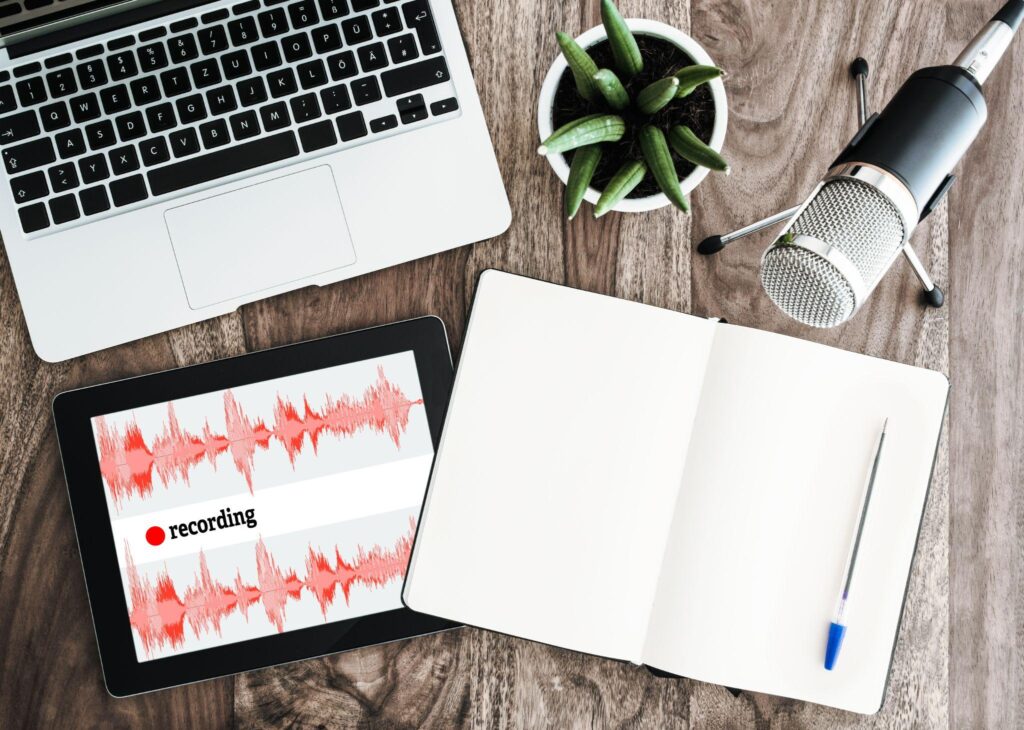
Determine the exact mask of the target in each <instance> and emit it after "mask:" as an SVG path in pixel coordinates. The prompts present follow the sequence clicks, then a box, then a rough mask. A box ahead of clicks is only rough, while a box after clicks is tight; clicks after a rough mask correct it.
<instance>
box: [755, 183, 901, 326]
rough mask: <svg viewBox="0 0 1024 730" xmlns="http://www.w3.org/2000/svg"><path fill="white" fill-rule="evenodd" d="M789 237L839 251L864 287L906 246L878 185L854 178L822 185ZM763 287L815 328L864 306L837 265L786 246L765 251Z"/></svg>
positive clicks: (898, 222)
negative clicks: (814, 241) (806, 238)
mask: <svg viewBox="0 0 1024 730" xmlns="http://www.w3.org/2000/svg"><path fill="white" fill-rule="evenodd" d="M789 232H790V233H791V234H793V235H794V236H800V235H806V236H811V237H813V238H816V239H818V240H819V241H822V242H823V243H825V244H827V245H829V246H832V247H834V248H836V249H837V250H838V251H840V252H841V253H842V254H843V255H844V256H845V257H846V258H847V259H848V260H849V261H850V263H851V264H852V265H853V266H854V267H855V268H856V269H857V271H858V272H859V273H860V278H861V280H862V281H863V282H864V286H865V287H872V286H873V285H874V284H875V283H876V282H877V281H878V279H879V278H881V275H882V274H883V273H884V272H885V269H886V268H887V267H888V266H889V264H890V263H891V262H892V260H893V258H894V257H895V256H896V254H897V253H899V251H900V248H901V247H902V245H903V241H904V225H903V219H902V217H901V216H900V213H899V211H898V210H897V208H896V206H895V205H893V204H892V202H891V201H890V200H889V199H888V198H887V197H885V196H884V195H882V193H880V192H879V191H878V190H877V189H876V188H875V187H874V186H872V185H869V184H868V183H865V182H862V181H859V180H853V179H850V178H837V179H834V180H830V181H828V182H826V183H825V184H824V185H822V186H821V188H820V189H819V190H818V192H817V193H816V194H815V196H814V198H813V199H812V200H811V201H810V203H808V205H807V207H806V208H804V210H803V212H802V213H800V215H799V217H798V218H797V219H796V220H795V221H794V222H793V225H792V226H791V227H790V229H789ZM761 284H762V286H763V287H764V290H765V292H766V293H767V294H768V296H769V297H770V298H771V300H772V301H773V302H775V304H776V305H777V306H778V307H779V308H780V309H781V310H782V311H784V312H785V313H786V314H788V315H789V316H790V317H793V319H796V320H798V321H800V322H803V323H804V324H807V325H810V326H812V327H835V326H836V325H838V324H842V323H843V322H845V321H846V320H848V319H849V318H850V317H852V316H853V313H854V312H855V311H856V309H857V306H858V305H859V304H860V302H858V301H857V296H856V293H855V289H854V287H853V285H851V283H850V281H849V279H848V278H847V276H846V275H844V274H843V273H842V272H841V271H840V270H839V269H838V268H837V267H836V266H835V265H834V264H833V263H831V262H830V261H828V260H827V259H826V258H824V257H822V256H820V255H818V254H817V253H814V252H813V251H809V250H807V249H804V248H801V247H799V246H792V245H787V244H785V243H778V242H777V243H775V244H773V245H772V246H771V247H770V248H769V249H768V250H767V251H766V252H765V255H764V260H763V261H762V266H761ZM867 293H869V292H866V293H865V296H866V294H867Z"/></svg>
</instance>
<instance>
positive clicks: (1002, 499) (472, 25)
mask: <svg viewBox="0 0 1024 730" xmlns="http://www.w3.org/2000/svg"><path fill="white" fill-rule="evenodd" d="M997 5H998V3H997V2H996V0H968V1H966V2H960V1H959V0H950V1H949V2H940V1H939V0H872V1H871V2H859V3H853V2H841V1H839V0H827V1H826V0H818V1H817V2H812V1H810V0H799V1H798V2H783V1H781V0H775V1H772V2H767V1H765V0H676V1H673V2H655V0H622V4H621V6H622V10H623V13H624V15H626V16H627V17H638V16H642V17H649V18H653V19H657V20H661V21H665V22H668V23H671V24H673V25H676V26H678V27H680V28H682V29H684V30H687V31H688V32H690V33H691V34H692V35H693V36H694V37H696V38H697V40H698V41H699V42H701V43H702V44H703V45H704V46H705V47H706V48H707V49H708V51H709V52H710V54H711V56H712V57H713V58H714V59H716V61H717V62H718V63H719V65H721V66H722V67H724V68H725V69H726V70H727V71H728V74H729V75H728V78H727V80H726V88H727V91H728V95H729V105H730V109H729V122H730V123H729V132H728V136H727V139H726V144H725V153H726V155H727V156H728V157H729V159H730V160H731V162H732V165H733V173H732V175H731V176H730V177H724V176H720V175H715V176H712V177H710V178H709V179H708V180H707V181H705V182H704V183H703V184H702V185H701V187H700V188H699V189H698V190H697V191H696V193H695V194H694V195H693V201H692V202H693V210H694V212H693V215H692V216H690V217H686V216H683V215H681V214H679V213H677V212H675V211H673V210H670V209H665V210H661V211H657V212H654V213H649V214H639V215H619V214H612V215H609V216H607V217H605V218H603V219H602V220H600V221H597V222H595V221H594V220H592V219H591V218H590V217H589V215H581V216H579V217H577V219H576V220H574V221H572V222H571V223H567V222H565V221H564V220H563V219H562V217H561V215H560V210H561V202H560V201H561V186H560V184H559V183H558V181H557V179H556V178H555V176H554V174H553V173H552V171H551V169H550V168H549V167H548V165H547V164H546V163H545V161H544V160H543V159H542V158H539V157H538V156H537V155H536V154H535V153H534V149H535V147H536V144H537V140H536V131H535V130H536V122H535V112H534V109H535V106H536V100H537V92H538V89H539V87H540V82H541V80H542V78H543V76H544V73H545V72H546V70H547V66H548V64H549V63H550V61H551V59H552V58H553V57H554V55H555V49H556V46H555V43H554V32H555V31H556V30H565V31H568V32H570V33H573V34H578V33H580V32H582V31H583V30H585V29H587V28H589V27H591V26H592V25H595V24H596V23H597V22H598V21H599V15H598V9H597V8H598V3H597V0H575V1H573V2H556V1H555V0H500V1H498V2H485V1H483V0H478V1H477V2H473V1H472V0H456V7H457V11H458V15H459V19H460V23H461V26H462V30H463V34H464V36H465V39H466V44H467V47H468V49H469V54H470V59H471V62H472V65H473V69H474V72H475V74H476V81H477V86H478V88H479V90H480V94H481V97H482V99H483V105H484V109H485V113H486V116H487V120H488V124H489V128H490V132H491V136H492V139H493V140H494V144H495V146H496V148H497V151H498V160H499V164H500V166H501V171H502V174H503V176H504V179H505V184H506V186H507V188H508V193H509V197H510V199H511V203H512V210H513V222H512V227H511V228H510V229H509V231H508V232H507V233H505V234H504V235H502V236H499V237H498V238H495V239H493V240H490V241H485V242H482V243H478V244H476V245H473V246H467V247H464V248H461V249H458V250H455V251H451V252H448V253H445V254H442V255H439V256H434V257H432V258H429V259H425V260H421V261H417V262H414V263H409V264H406V265H404V266H399V267H396V268H393V269H389V270H387V271H382V272H378V273H376V274H371V275H368V276H364V277H361V278H359V279H356V280H353V281H347V282H343V283H340V284H335V285H333V286H329V287H326V288H322V289H316V288H313V289H306V290H302V291H298V292H294V293H292V294H288V295H285V296H280V297H276V298H274V299H271V300H268V301H263V302H259V303H256V304H251V305H248V306H245V307H243V308H242V309H241V310H239V311H238V312H236V313H235V314H232V315H228V316H225V317H221V318H220V319H216V320H212V321H209V322H205V323H202V324H198V325H195V326H192V327H188V328H185V329H182V330H178V331H175V332H171V333H169V334H166V335H161V336H156V337H151V338H149V339H147V340H144V341H141V342H137V343H134V344H130V345H126V346H123V347H119V348H116V349H113V350H109V351H106V352H101V353H98V354H95V355H91V356H88V357H82V358H78V359H76V360H73V361H70V362H66V363H62V364H58V365H50V364H47V363H43V362H41V361H40V360H39V358H37V357H36V355H35V353H34V352H33V351H32V348H31V345H30V344H29V339H28V335H27V333H26V330H25V325H24V323H23V321H22V316H21V310H20V307H19V305H18V300H17V296H16V294H15V291H14V285H13V282H12V280H11V276H10V270H9V267H8V265H7V260H6V257H4V258H0V373H2V380H0V727H3V728H7V727H12V728H13V727H90V726H100V725H102V726H151V727H160V728H165V729H168V730H169V729H170V728H176V727H182V728H201V727H223V726H257V725H277V726H292V725H297V726H321V727H346V726H360V727H363V726H380V727H417V726H426V727H444V728H446V727H453V726H473V727H485V726H487V727H490V726H494V727H524V726H528V727H533V726H552V727H560V728H565V727H588V726H597V727H607V726H616V727H617V726H630V727H631V726H643V727H663V726H682V727H686V726H697V727H703V726H712V727H714V726H743V725H753V724H756V725H757V726H758V727H812V726H813V727H818V726H853V725H862V724H863V725H876V726H885V727H908V726H919V727H942V726H950V727H957V728H962V727H971V728H974V727H1000V728H1010V727H1021V726H1024V567H1022V566H1024V493H1022V491H1021V489H1020V485H1021V483H1022V482H1024V465H1022V461H1024V366H1022V365H1021V359H1020V353H1021V351H1022V349H1024V347H1022V346H1024V324H1022V322H1024V273H1022V271H1024V246H1022V244H1021V241H1020V238H1021V233H1022V231H1024V189H1022V187H1021V180H1022V179H1024V125H1022V123H1021V118H1022V116H1024V41H1022V40H1020V39H1018V41H1017V43H1016V45H1015V46H1014V47H1013V48H1012V50H1011V52H1010V53H1009V54H1008V56H1007V57H1006V58H1005V59H1004V60H1003V63H1002V65H1001V66H1000V67H999V68H998V69H997V71H996V73H995V74H994V75H993V77H992V78H991V79H990V81H989V83H988V84H987V85H986V95H987V97H988V99H989V104H990V118H989V123H988V126H987V127H986V128H985V130H984V131H983V132H982V134H981V136H980V138H979V140H978V143H977V144H976V146H975V148H974V149H973V150H972V151H971V153H970V154H969V155H968V157H967V158H966V160H965V162H964V163H963V164H962V165H961V168H960V170H959V173H960V177H961V181H960V182H958V183H957V185H956V186H955V187H954V188H953V190H952V193H951V194H950V196H949V198H948V199H947V202H946V203H943V205H942V206H941V207H940V208H939V210H938V211H937V212H936V213H935V214H934V215H933V216H932V217H931V218H930V219H929V221H928V223H927V225H925V226H924V227H923V228H922V229H920V230H918V231H917V233H916V234H915V242H916V245H917V250H918V252H919V254H920V256H921V258H922V260H924V261H925V262H926V264H927V265H928V266H929V267H930V268H931V272H932V274H933V276H934V277H935V278H936V280H937V281H939V282H940V283H941V284H942V285H943V286H944V288H945V290H946V293H947V302H948V304H947V306H946V307H945V308H944V309H941V310H930V309H924V308H922V307H921V306H919V305H918V304H917V303H916V296H917V283H916V281H915V279H914V278H913V276H912V274H911V272H910V270H909V269H908V267H906V266H905V265H904V264H903V263H902V262H897V264H896V266H895V267H894V270H893V271H892V272H891V273H890V274H889V276H888V277H886V279H885V280H884V281H883V282H882V284H881V286H880V287H879V288H878V290H877V291H876V292H875V294H874V295H873V297H872V298H871V299H870V300H869V302H868V304H867V305H866V306H865V307H864V309H863V310H862V311H861V312H860V314H858V316H857V317H856V318H855V319H854V320H853V321H852V322H850V323H849V324H847V325H845V326H843V327H840V328H838V329H835V330H830V331H823V332H819V331H812V330H809V329H807V328H804V327H801V326H798V325H797V324H795V323H794V322H793V321H790V320H788V319H786V318H785V317H784V316H783V315H782V314H781V313H779V312H778V311H777V310H776V309H775V308H774V307H773V305H772V304H771V303H770V302H769V301H768V299H767V298H766V297H765V295H764V294H763V293H762V291H761V289H760V286H759V284H758V280H757V274H758V262H759V257H760V254H761V251H762V250H763V248H764V246H765V245H766V244H767V242H768V240H769V239H768V235H769V234H762V235H761V236H759V237H756V238H752V239H748V240H745V241H742V242H738V243H736V244H734V245H733V246H732V247H731V248H730V249H728V250H727V251H726V252H725V253H724V254H722V255H719V256H718V257H716V258H712V259H705V258H702V257H699V256H696V255H695V254H694V252H693V250H694V247H695V244H696V242H697V241H699V240H700V239H701V238H703V237H704V236H705V235H708V234H710V233H719V232H724V231H728V230H731V229H733V228H735V227H738V226H740V225H744V224H746V223H748V222H750V221H752V220H755V219H757V218H759V217H761V216H763V215H766V214H768V213H771V212H773V211H775V210H777V209H781V208H783V207H787V206H790V205H792V204H794V203H795V202H798V201H799V199H800V198H801V196H803V195H805V194H806V193H807V192H808V191H809V189H810V188H811V186H812V185H813V183H814V182H815V181H816V180H817V179H818V178H819V177H820V176H821V174H822V172H823V171H824V170H825V168H826V166H827V164H828V163H829V162H830V161H831V159H832V158H833V157H834V156H835V154H836V153H837V152H838V151H839V149H840V148H841V146H842V144H843V143H844V142H845V141H846V139H847V138H848V137H849V136H850V135H851V134H852V133H853V131H854V128H855V101H854V87H853V83H852V81H851V80H850V78H849V76H848V74H847V65H848V64H849V62H850V61H851V60H852V59H853V58H854V57H855V56H857V55H863V56H865V57H866V58H867V59H868V60H869V61H870V63H871V65H872V73H871V77H870V89H869V97H870V100H871V103H872V105H873V107H876V108H877V107H878V106H880V103H881V102H882V101H883V100H885V99H887V98H888V97H889V96H890V95H891V94H892V93H893V92H894V91H895V90H896V89H897V87H898V86H899V85H900V84H901V83H902V81H903V80H904V79H905V78H906V76H907V75H908V74H909V73H910V72H912V71H913V70H914V69H916V68H918V67H920V66H924V65H933V64H937V63H948V62H949V61H950V60H951V59H952V58H953V57H954V56H955V55H956V53H957V52H958V51H959V49H960V48H961V47H962V46H963V45H964V44H965V43H966V42H967V40H969V39H970V37H971V36H972V35H973V34H974V32H975V31H976V30H977V29H978V28H980V27H981V25H982V23H983V22H984V21H985V20H986V19H987V18H988V17H989V16H990V15H991V14H992V13H993V12H994V9H995V7H996V6H997ZM487 267H496V268H500V269H504V270H507V271H513V272H519V273H524V274H528V275H531V276H536V277H540V278H543V279H548V280H551V281H555V282H564V283H567V284H569V285H571V286H575V287H580V288H583V289H589V290H592V291H598V292H604V293H608V294H614V295H616V296H620V297H625V298H628V299H635V300H640V301H644V302H649V303H651V304H656V305H659V306H663V307H669V308H672V309H677V310H680V311H684V312H692V313H695V314H700V315H714V316H724V317H726V318H727V319H728V320H729V321H731V322H735V323H738V324H744V325H750V326H754V327H760V328H764V329H767V330H772V331H776V332H784V333H787V334H792V335H796V336H799V337H805V338H808V339H813V340H818V341H821V342H826V343H829V344H832V345H837V346H839V347H843V348H846V349H850V350H856V351H859V352H867V353H870V354H873V355H878V356H882V357H886V358H889V359H893V360H899V361H902V362H907V363H914V364H917V365H923V366H928V367H932V368H936V369H939V370H943V371H945V372H947V373H948V374H949V376H950V380H951V382H952V389H953V390H952V396H951V402H950V409H949V417H948V421H947V428H946V430H945V432H944V437H943V439H942V444H941V448H940V453H939V460H938V465H937V469H936V474H935V479H934V483H933V486H932V493H931V499H930V502H929V505H928V509H927V513H926V516H925V523H924V532H923V535H922V540H921V545H920V549H919V552H918V555H917V560H916V562H915V567H914V571H913V576H912V579H911V583H910V595H909V600H908V603H907V609H906V616H905V619H904V622H903V629H902V632H901V635H900V638H899V644H898V648H897V651H896V661H895V664H894V668H893V672H892V677H891V680H890V683H889V689H888V694H887V697H886V700H885V704H884V706H883V709H882V711H881V712H880V713H879V714H878V715H875V716H873V717H866V718H864V717H860V716H856V715H851V714H846V713H842V712H838V711H831V710H828V709H824V708H820V707H815V706H811V705H807V704H803V703H799V702H792V701H787V700H781V699H777V698H773V697H768V696H763V695H755V694H746V693H745V694H741V695H740V696H739V697H733V696H732V695H731V694H729V693H728V692H727V691H726V690H725V689H723V688H721V687H716V686H711V685H706V684H701V683H698V682H692V681H687V680H666V679H658V678H655V677H653V676H651V675H650V674H648V673H647V672H646V671H645V670H643V669H641V668H637V667H634V666H630V665H627V664H621V663H617V662H614V661H608V660H602V659H596V658H592V657H588V656H583V655H580V654H574V653H572V652H568V651H561V650H557V649H553V648H549V647H545V646H540V645H537V644H532V643H530V642H526V641H521V640H515V639H511V638H506V637H502V636H497V635H493V634H489V633H486V632H483V631H476V630H460V631H456V632H449V633H447V634H444V635H439V636H433V637H429V638H424V639H415V640H410V641H405V642H400V643H397V644H394V645H390V646H386V647H381V648H370V649H365V650H361V651H355V652H352V653H349V654H345V655H338V656H334V657H330V658H327V659H321V660H316V661H309V662H303V663H298V664H295V665H292V666H286V667H281V668H276V669H269V670H265V671H259V672H253V673H250V674H247V675H243V676H238V677H234V678H227V679H221V680H216V681H211V682H205V683H201V684H198V685H193V686H189V687H182V688H178V689H173V690H169V691H165V692H158V693H154V694H149V695H146V696H142V697H137V698H132V699H125V700H114V699H112V698H110V697H109V696H108V695H107V694H106V692H105V691H104V689H103V684H102V681H101V677H100V667H99V661H98V656H97V651H96V644H95V639H94V636H93V629H92V625H91V621H90V617H89V610H88V605H87V602H86V594H85V586H84V583H83V579H82V572H81V568H80V563H79V556H78V549H77V547H76V545H75V538H74V531H73V528H72V523H71V515H70V510H69V508H68V503H67V496H66V492H65V486H64V477H63V474H62V472H61V466H60V462H59V459H58V454H57V444H56V439H55V437H54V432H53V426H52V423H51V418H50V411H49V403H50V399H51V398H52V397H53V395H54V394H55V393H57V392H59V391H61V390H64V389H67V388H72V387H77V386H82V385H88V384H92V383H98V382H101V381H105V380H110V379H114V378H120V377H124V376H128V375H136V374H140V373H148V372H152V371H155V370H162V369H165V368H170V367H175V366H179V365H188V364H191V363H198V362H203V361H206V360H210V359H212V358H219V357H224V356H228V355H235V354H239V353H243V352H246V351H251V350H259V349H263V348H266V347H270V346H274V345H281V344H285V343H290V342H296V341H299V340H303V339H307V338H311V337H319V336H321V335H327V334H331V333H336V332H343V331H345V330H349V329H354V328H357V327H364V326H367V325H374V324H380V323H385V322H389V321H392V320H396V319H402V318H406V317H412V316H416V315H422V314H438V315H440V316H441V317H442V318H443V319H444V321H445V322H446V323H447V325H448V328H449V332H450V335H451V339H452V344H453V349H454V352H455V353H456V356H457V354H458V351H459V347H460V345H461V340H462V335H463V331H464V327H465V320H466V312H467V309H468V307H469V304H470V301H471V299H472V294H473V282H474V280H475V278H476V276H477V274H478V273H479V272H480V271H481V270H482V269H484V268H487Z"/></svg>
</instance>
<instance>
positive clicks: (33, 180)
mask: <svg viewBox="0 0 1024 730" xmlns="http://www.w3.org/2000/svg"><path fill="white" fill-rule="evenodd" d="M11 193H12V194H13V195H14V202H15V203H27V202H29V201H30V200H38V199H39V198H44V197H46V196H47V195H49V193H50V188H49V187H47V185H46V175H44V174H43V172H42V171H41V170H40V171H38V172H30V173H29V174H28V175H22V176H21V177H16V178H13V179H12V180H11Z"/></svg>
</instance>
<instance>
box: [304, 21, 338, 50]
mask: <svg viewBox="0 0 1024 730" xmlns="http://www.w3.org/2000/svg"><path fill="white" fill-rule="evenodd" d="M311 32H312V34H313V47H314V48H315V49H316V52H317V53H330V52H331V51H336V50H338V49H339V48H341V31H339V30H338V26H337V25H334V24H332V25H325V26H322V27H320V28H317V29H316V30H314V31H311Z"/></svg>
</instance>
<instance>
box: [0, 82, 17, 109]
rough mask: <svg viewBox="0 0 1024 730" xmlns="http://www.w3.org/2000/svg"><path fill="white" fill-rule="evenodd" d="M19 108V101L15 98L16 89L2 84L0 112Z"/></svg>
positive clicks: (0, 87) (0, 88)
mask: <svg viewBox="0 0 1024 730" xmlns="http://www.w3.org/2000/svg"><path fill="white" fill-rule="evenodd" d="M17 108H18V102H17V101H15V99H14V89H13V88H11V87H10V86H0V114H6V113H7V112H12V111H14V110H15V109H17Z"/></svg>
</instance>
